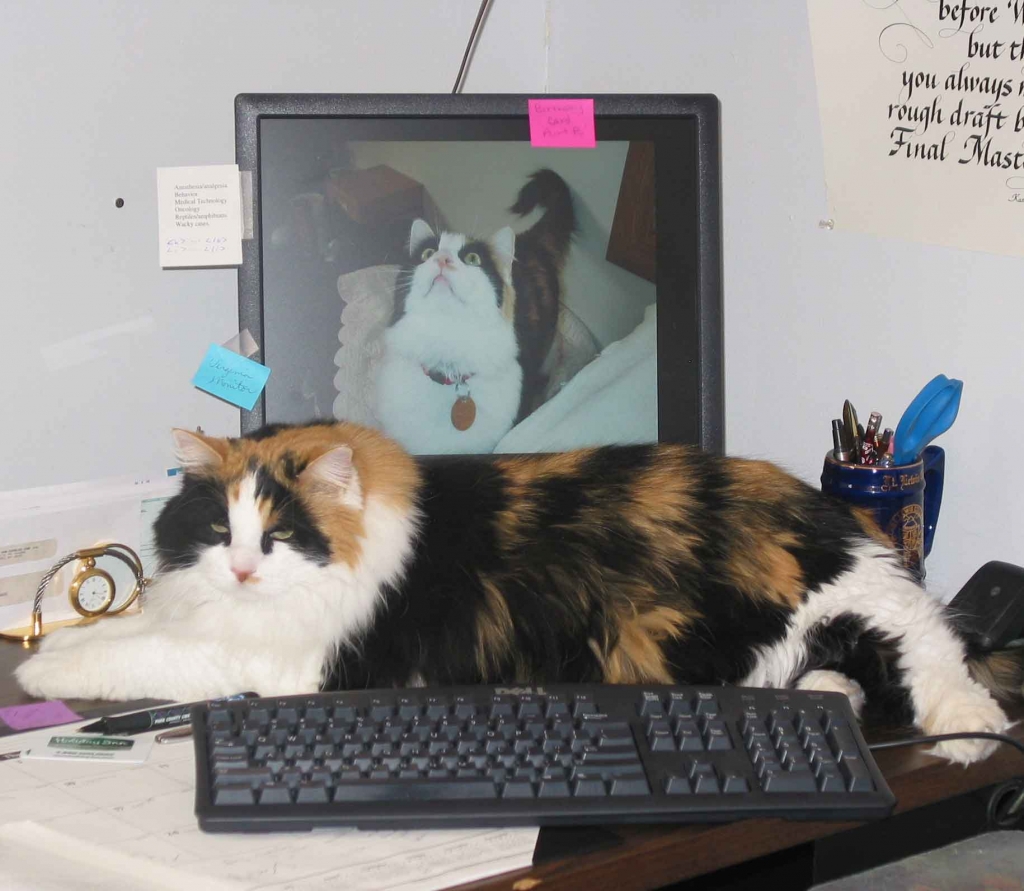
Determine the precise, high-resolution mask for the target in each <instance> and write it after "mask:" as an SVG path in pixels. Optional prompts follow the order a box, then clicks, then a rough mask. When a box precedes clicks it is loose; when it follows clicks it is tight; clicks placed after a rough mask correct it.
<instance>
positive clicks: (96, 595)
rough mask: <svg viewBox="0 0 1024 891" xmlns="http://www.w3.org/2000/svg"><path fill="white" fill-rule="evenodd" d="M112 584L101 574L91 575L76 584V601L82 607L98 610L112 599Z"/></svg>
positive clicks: (90, 610)
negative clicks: (79, 583)
mask: <svg viewBox="0 0 1024 891" xmlns="http://www.w3.org/2000/svg"><path fill="white" fill-rule="evenodd" d="M113 592H114V586H113V585H111V583H110V581H109V580H108V579H107V578H105V577H104V576H102V575H91V576H89V577H88V578H87V579H85V580H84V581H83V582H82V584H81V585H79V586H78V602H79V603H80V604H81V605H82V609H84V610H88V611H89V612H91V613H95V612H99V611H100V610H102V609H103V607H104V606H105V605H107V604H108V603H109V601H110V600H111V599H112V596H111V595H112V594H113Z"/></svg>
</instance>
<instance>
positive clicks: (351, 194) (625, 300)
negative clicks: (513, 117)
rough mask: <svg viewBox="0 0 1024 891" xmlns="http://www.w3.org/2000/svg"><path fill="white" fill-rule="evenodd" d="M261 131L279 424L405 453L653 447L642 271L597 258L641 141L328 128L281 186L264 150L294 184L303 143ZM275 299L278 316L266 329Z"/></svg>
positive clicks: (648, 319)
mask: <svg viewBox="0 0 1024 891" xmlns="http://www.w3.org/2000/svg"><path fill="white" fill-rule="evenodd" d="M291 123H292V124H293V125H294V122H291ZM273 124H274V122H273V121H269V122H267V123H265V124H264V126H265V127H270V129H268V130H267V132H266V133H265V134H264V152H263V157H262V162H261V164H262V177H263V183H264V206H263V214H264V226H266V227H267V229H268V232H269V234H270V238H269V239H268V240H267V242H266V244H267V245H268V247H267V248H266V249H265V253H264V258H263V261H264V274H265V288H266V292H267V293H266V294H265V300H266V312H267V315H268V320H269V321H270V322H271V324H268V326H267V327H268V330H271V331H274V332H282V331H283V332H286V333H285V334H284V335H282V334H278V337H279V339H280V338H281V337H282V336H285V337H287V338H288V341H289V342H287V343H286V342H279V343H275V342H273V341H272V340H271V341H270V342H268V343H267V344H266V345H265V346H266V358H267V364H268V365H271V366H272V367H273V368H274V375H273V376H272V383H271V384H270V385H268V399H275V398H276V397H278V396H283V397H285V401H286V402H287V404H288V406H289V410H288V411H289V412H290V411H294V414H295V417H294V418H291V417H289V416H288V412H285V413H284V416H282V412H280V411H278V413H277V417H278V418H279V419H280V420H308V419H309V418H310V417H314V418H330V417H334V418H337V419H340V420H347V421H356V422H358V423H362V424H366V425H368V426H372V427H375V428H377V429H380V430H383V431H384V432H386V433H387V434H388V435H390V436H391V437H393V438H394V439H396V440H397V441H398V442H399V443H401V444H402V445H403V446H404V447H405V448H406V449H408V450H409V451H410V452H412V453H414V454H452V453H463V454H483V453H491V452H539V451H554V450H564V449H567V448H574V447H578V446H584V445H599V444H604V443H612V442H638V443H640V442H654V441H657V439H658V408H657V354H656V313H655V308H656V292H655V282H654V275H653V264H652V269H651V271H650V272H649V273H648V274H638V273H637V271H635V270H630V269H629V268H626V266H624V265H623V264H621V263H619V262H617V261H616V260H615V259H609V258H610V257H612V255H613V252H612V251H611V250H610V247H611V245H610V239H611V237H612V228H613V221H614V220H615V218H616V214H617V213H621V209H620V207H619V205H620V191H621V190H622V189H623V188H624V182H625V179H626V177H627V175H628V166H627V156H628V155H629V153H630V148H631V146H634V145H645V144H639V143H629V142H614V141H612V142H606V143H603V144H601V145H599V146H598V148H597V149H594V150H585V151H566V150H559V149H547V150H545V149H534V148H532V147H531V146H529V144H523V143H521V142H497V141H496V142H479V141H477V142H471V141H466V142H456V141H449V142H423V141H419V142H416V141H406V142H384V141H355V140H343V139H340V138H339V139H336V140H334V141H333V142H332V141H331V140H330V139H328V138H327V137H326V136H325V135H324V134H323V133H322V132H321V133H319V134H318V138H319V142H317V140H313V144H315V145H317V146H318V151H317V158H316V160H317V161H319V162H320V163H321V165H322V166H321V169H316V166H315V163H312V164H311V166H310V170H309V176H308V178H307V180H306V181H305V182H289V183H285V182H283V176H284V174H283V172H282V173H281V176H280V177H277V178H275V174H276V170H277V168H276V167H275V163H274V158H275V156H279V157H281V158H285V157H287V158H288V159H289V161H288V163H287V164H284V163H283V162H282V163H281V164H280V165H279V166H280V168H281V171H285V170H286V171H288V172H289V174H290V175H291V176H292V177H293V178H294V171H295V169H296V167H297V165H296V164H295V163H294V159H293V157H292V155H291V153H292V152H294V151H295V150H296V146H295V144H294V143H296V142H297V139H296V135H295V132H294V130H289V131H288V135H287V140H290V141H291V142H290V143H289V142H287V141H286V137H285V134H284V133H283V132H282V135H281V138H280V140H279V141H276V139H275V134H274V132H273V129H272V125H273ZM311 124H312V122H311ZM316 124H317V125H318V126H319V127H321V128H323V127H329V126H331V122H316ZM306 135H307V136H308V134H306ZM327 163H329V165H330V166H328V167H327V169H326V170H325V169H323V165H324V164H327ZM651 203H652V204H653V201H652V202H651ZM633 206H635V200H634V201H633V202H632V203H631V207H633ZM329 292H333V293H329ZM275 293H276V294H281V295H285V294H287V295H290V297H291V299H289V300H287V301H285V300H280V301H276V303H275V301H274V300H273V294H275ZM267 295H270V298H271V299H266V297H267ZM328 298H329V299H328ZM281 304H283V305H284V306H286V307H287V308H286V309H285V308H283V307H282V308H280V309H276V308H275V307H276V306H279V305H281ZM276 311H280V312H282V313H285V312H286V313H287V318H286V319H280V320H277V321H278V324H272V322H273V321H275V320H274V319H272V318H271V316H272V314H273V313H274V312H276ZM328 313H330V315H328ZM330 341H333V343H331V342H330ZM294 357H300V359H301V361H296V362H295V367H294V368H291V367H290V366H289V363H290V362H291V361H293V360H294ZM320 368H323V372H322V373H321V372H320V371H313V372H311V370H310V369H320ZM275 388H276V389H277V392H276V393H275V391H274V390H275ZM277 404H280V401H279V402H278V403H277Z"/></svg>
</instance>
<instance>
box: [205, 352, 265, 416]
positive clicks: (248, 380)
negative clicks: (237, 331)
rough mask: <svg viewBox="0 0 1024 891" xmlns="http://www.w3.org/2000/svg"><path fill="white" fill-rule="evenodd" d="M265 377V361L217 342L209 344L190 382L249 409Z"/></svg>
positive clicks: (254, 401) (263, 384)
mask: <svg viewBox="0 0 1024 891" xmlns="http://www.w3.org/2000/svg"><path fill="white" fill-rule="evenodd" d="M269 377H270V369H269V368H267V367H266V366H265V365H260V363H259V362H253V361H252V359H247V358H245V356H240V355H239V354H238V353H233V352H232V351H231V350H229V349H227V348H226V347H222V346H220V345H219V344H211V345H210V349H209V350H207V351H206V356H205V358H204V359H203V364H202V365H200V366H199V370H198V371H197V372H196V373H195V377H193V378H192V383H193V384H194V385H195V386H197V387H199V389H200V390H205V391H206V392H207V393H211V394H212V395H214V396H218V397H220V398H221V399H224V400H227V401H228V402H230V403H231V404H232V405H237V406H239V407H241V408H244V409H248V410H250V411H251V410H252V407H253V406H254V405H255V404H256V400H257V399H259V397H260V393H262V392H263V388H264V387H265V386H266V385H267V379H268V378H269Z"/></svg>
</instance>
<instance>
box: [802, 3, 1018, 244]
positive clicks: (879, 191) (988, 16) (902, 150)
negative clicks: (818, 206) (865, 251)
mask: <svg viewBox="0 0 1024 891" xmlns="http://www.w3.org/2000/svg"><path fill="white" fill-rule="evenodd" d="M807 8H808V15H809V19H810V30H811V41H812V43H813V49H814V67H815V73H816V76H817V83H818V102H819V105H820V109H821V124H822V132H823V138H824V148H825V176H826V183H827V189H828V201H829V215H830V216H831V218H832V220H833V221H834V224H835V228H836V229H851V230H857V231H861V232H869V233H873V234H877V235H884V236H891V237H897V238H905V239H910V240H914V241H922V242H928V243H932V244H943V245H949V246H953V247H962V248H968V249H971V250H979V251H989V252H992V253H998V254H1011V255H1016V256H1024V0H991V2H989V3H975V2H971V0H808V2H807Z"/></svg>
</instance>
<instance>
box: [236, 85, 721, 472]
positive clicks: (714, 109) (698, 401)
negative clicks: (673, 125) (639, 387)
mask: <svg viewBox="0 0 1024 891" xmlns="http://www.w3.org/2000/svg"><path fill="white" fill-rule="evenodd" d="M530 98H537V97H531V96H527V95H511V94H477V95H465V94H460V95H437V94H405V95H399V94H331V93H243V94H240V95H238V96H236V97H235V157H236V161H237V163H238V166H239V169H240V170H241V171H243V172H246V173H248V174H249V175H250V176H251V184H252V202H253V207H252V211H253V212H252V238H247V239H246V240H244V241H243V242H242V265H241V266H240V267H239V269H238V317H239V327H240V329H248V330H249V332H250V333H251V334H252V335H253V337H254V338H255V340H256V342H257V343H258V344H263V343H264V342H265V339H264V330H263V274H262V241H261V226H260V144H259V132H260V130H259V124H260V121H261V119H263V118H267V117H278V118H280V117H296V118H317V117H352V118H412V119H429V118H435V119H437V118H444V119H451V118H455V119H458V118H466V119H487V118H492V119H493V118H500V119H506V120H508V119H519V120H521V122H522V127H523V134H524V139H528V138H529V137H528V132H529V131H528V117H527V101H528V100H529V99H530ZM559 98H593V100H594V114H595V121H596V125H597V133H598V138H599V139H600V138H601V130H602V122H603V121H608V122H611V121H614V120H615V119H627V118H632V119H637V118H677V117H683V118H688V119H692V120H693V122H694V124H695V127H696V146H695V148H696V153H695V157H692V158H688V159H684V162H687V161H688V162H689V163H690V164H692V165H695V166H696V173H697V175H696V177H695V180H694V181H695V182H696V183H697V194H696V195H695V196H693V197H692V198H691V199H690V200H688V201H687V202H685V205H684V209H683V211H682V213H681V216H680V220H679V230H680V233H681V235H683V236H684V237H685V238H686V239H687V243H688V247H689V249H690V250H691V251H692V253H693V258H694V265H693V267H692V269H687V268H685V266H686V264H685V263H683V264H682V266H683V269H682V274H684V275H686V276H687V281H686V282H683V283H681V287H680V289H679V290H680V291H681V292H682V296H681V297H680V298H679V299H676V300H670V301H667V302H666V301H663V300H662V298H661V288H660V287H659V289H658V290H659V299H658V334H657V338H658V339H657V344H658V351H657V353H658V438H659V440H660V441H662V442H680V443H688V444H694V445H699V446H700V447H701V448H703V449H705V450H707V451H711V452H716V453H722V452H723V451H724V447H725V429H724V428H725V404H724V403H725V395H724V373H723V370H724V344H723V325H722V211H721V156H720V147H719V146H720V128H719V103H718V99H717V97H715V96H713V95H710V94H692V95H690V94H650V95H635V94H634V95H600V94H599V95H590V96H586V97H583V96H579V97H577V96H573V95H572V94H565V95H561V94H560V96H559ZM655 157H656V159H657V158H660V156H659V153H657V152H656V153H655ZM673 160H674V159H673ZM655 163H656V164H657V165H658V167H659V168H660V166H661V165H660V163H659V160H656V162H655ZM663 163H668V162H663ZM678 168H679V165H678V164H677V165H676V166H675V167H674V168H673V167H671V166H670V167H669V168H668V172H669V173H671V171H672V170H673V169H678ZM662 173H663V171H662V170H660V169H659V170H658V173H657V177H661V176H662ZM674 248H675V246H674V245H672V244H666V243H664V242H663V241H661V240H659V242H658V246H657V252H658V262H657V267H658V268H659V269H662V268H663V267H665V266H666V264H663V262H662V260H663V257H665V256H668V255H669V252H671V251H673V250H674ZM663 252H666V253H664V254H663ZM671 258H672V259H671V262H670V263H669V264H668V265H671V266H673V267H675V266H677V265H679V260H678V257H676V256H675V255H671ZM688 405H696V406H697V416H696V417H693V416H692V415H691V413H690V412H688V411H685V410H683V407H684V406H688ZM676 406H678V407H679V408H678V410H677V409H676ZM265 422H266V401H265V395H264V394H262V393H261V394H260V398H259V399H258V400H257V402H256V405H255V406H254V407H253V409H252V410H251V411H247V410H245V409H242V410H241V430H242V433H249V432H252V431H255V430H257V429H259V428H260V427H262V426H263V425H264V423H265Z"/></svg>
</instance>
